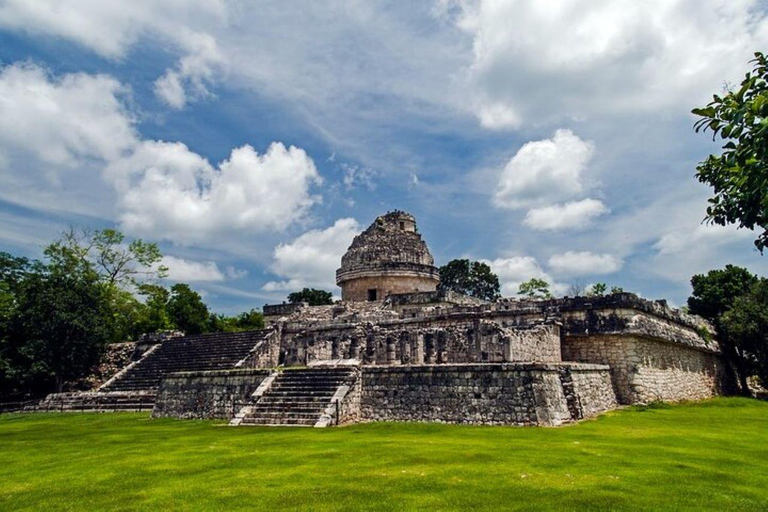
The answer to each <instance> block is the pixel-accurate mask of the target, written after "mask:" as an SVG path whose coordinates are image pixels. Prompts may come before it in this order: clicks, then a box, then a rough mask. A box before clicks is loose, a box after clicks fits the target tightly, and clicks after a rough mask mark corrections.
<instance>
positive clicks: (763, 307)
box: [720, 278, 768, 387]
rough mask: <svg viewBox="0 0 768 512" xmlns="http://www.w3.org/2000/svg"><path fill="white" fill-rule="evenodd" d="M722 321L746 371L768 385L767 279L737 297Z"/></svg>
mask: <svg viewBox="0 0 768 512" xmlns="http://www.w3.org/2000/svg"><path fill="white" fill-rule="evenodd" d="M720 323H721V325H722V329H723V332H724V333H725V334H726V335H727V337H728V339H729V340H730V341H731V343H732V344H733V345H734V347H735V349H736V351H737V353H738V354H739V357H741V358H743V359H744V361H745V367H746V369H747V371H748V372H749V373H750V374H751V375H756V376H757V378H758V379H759V380H760V383H761V385H762V386H763V387H768V279H765V278H763V279H760V280H759V281H757V282H756V283H755V284H753V285H752V287H751V288H750V289H749V291H748V292H747V293H745V294H744V295H741V296H740V297H736V299H735V300H734V301H733V306H732V307H731V308H730V309H729V310H728V311H726V312H725V313H724V314H723V315H722V317H721V319H720Z"/></svg>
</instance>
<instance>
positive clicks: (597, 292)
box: [587, 283, 608, 297]
mask: <svg viewBox="0 0 768 512" xmlns="http://www.w3.org/2000/svg"><path fill="white" fill-rule="evenodd" d="M607 290H608V285H606V284H605V283H595V284H593V285H592V286H590V287H589V290H587V296H588V297H602V296H603V295H605V292H606V291H607Z"/></svg>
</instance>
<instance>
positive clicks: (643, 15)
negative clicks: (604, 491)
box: [0, 0, 768, 313]
mask: <svg viewBox="0 0 768 512" xmlns="http://www.w3.org/2000/svg"><path fill="white" fill-rule="evenodd" d="M765 7H766V6H765V3H763V2H758V1H735V0H729V1H719V0H707V1H701V0H698V1H684V0H664V1H662V0H658V1H648V2H634V1H629V0H627V1H598V2H596V1H589V2H587V1H584V2H577V1H553V2H535V1H527V2H526V1H516V0H495V1H477V2H464V1H451V0H436V1H434V2H422V3H419V4H418V6H417V7H414V6H413V5H408V3H391V2H390V3H379V2H367V1H366V2H324V3H322V4H321V3H319V2H305V3H300V2H246V1H224V0H189V1H186V2H181V1H178V0H155V1H151V2H150V1H139V0H134V1H132V2H130V3H125V2H117V1H115V2H111V1H104V0H77V1H75V0H71V1H54V0H40V1H36V2H28V1H24V0H2V1H0V65H1V66H2V68H1V69H0V250H4V251H9V252H12V253H15V254H22V255H26V256H31V257H39V256H40V255H41V248H42V246H43V245H44V244H45V243H47V242H48V241H50V240H51V239H52V238H54V237H55V236H56V234H57V233H58V232H60V231H61V230H63V229H65V228H66V227H67V226H69V225H76V226H82V227H86V228H100V227H104V226H115V227H117V228H119V229H121V230H123V231H124V232H126V233H127V234H128V235H129V236H131V237H137V238H143V239H146V240H152V241H157V242H159V243H160V244H161V247H162V249H163V251H164V254H166V264H167V265H168V266H169V267H170V269H171V275H170V278H171V280H177V281H184V282H189V283H191V284H192V286H193V287H194V288H195V289H197V290H199V291H200V292H201V293H203V294H204V296H205V300H206V301H207V302H208V303H209V304H210V305H211V306H212V308H213V309H214V310H216V311H219V312H226V313H236V312H239V311H243V310H247V309H250V308H252V307H260V306H261V305H263V304H264V303H269V302H279V301H282V300H284V298H285V296H286V295H287V293H289V292H290V291H294V290H296V289H300V288H301V287H303V286H313V287H322V288H326V289H329V290H333V291H334V293H336V294H338V289H337V288H336V287H335V285H334V283H333V278H334V270H335V269H336V268H337V267H338V264H339V259H340V257H341V255H342V254H343V252H344V251H345V250H346V248H347V246H348V245H349V243H350V242H351V238H352V237H353V236H354V235H355V234H356V233H357V232H359V231H360V230H362V229H364V228H365V227H366V226H367V225H368V224H370V223H371V222H372V221H373V219H374V218H375V217H376V216H377V215H379V214H382V213H384V212H386V211H388V210H391V209H396V208H397V209H404V210H407V211H409V212H411V213H413V214H414V215H416V217H417V220H418V223H419V228H420V231H421V232H422V234H423V235H424V238H425V239H426V241H427V243H428V244H429V246H430V248H431V249H432V252H433V254H434V256H435V259H436V261H437V263H438V264H443V263H445V262H447V261H449V260H450V259H453V258H457V257H469V258H474V259H483V260H487V261H488V262H490V264H491V265H492V267H493V268H494V270H495V271H496V272H497V273H498V274H499V276H500V279H501V281H502V284H503V292H504V294H505V295H514V293H515V291H516V289H517V285H518V284H519V282H521V281H523V280H526V279H528V278H530V277H543V278H545V279H547V280H548V281H550V282H551V283H552V285H553V287H554V289H555V291H556V292H558V293H567V291H568V289H569V288H570V287H571V285H572V284H574V283H577V284H582V285H588V284H590V283H594V282H598V281H602V282H606V283H608V284H609V285H617V286H622V287H624V288H625V289H627V290H631V291H635V292H637V293H639V294H641V295H643V296H645V297H649V298H667V299H669V300H670V301H671V302H672V303H674V304H682V303H684V301H685V298H686V297H687V296H688V294H689V292H690V288H689V285H688V281H689V279H690V276H691V275H692V274H694V273H700V272H704V271H706V270H709V269H712V268H718V267H721V266H723V265H725V264H726V263H735V264H739V265H743V266H746V267H748V268H750V269H751V270H752V271H753V272H756V273H760V274H763V275H765V274H768V263H766V261H768V260H766V259H765V258H766V257H765V256H761V255H760V254H759V253H757V252H756V251H755V249H754V248H753V245H752V239H753V238H754V234H753V233H750V232H746V231H739V230H737V229H735V228H733V227H725V228H723V227H717V226H708V225H705V224H702V223H701V221H702V218H703V216H704V210H705V207H706V199H707V197H708V190H707V188H706V187H704V186H702V185H700V184H698V183H697V182H696V180H695V179H694V177H693V174H694V172H695V166H696V163H697V162H698V161H700V160H702V159H703V158H704V157H706V155H707V154H709V153H710V152H715V151H717V150H718V146H717V144H716V143H713V142H712V141H711V140H709V139H708V138H707V137H706V136H704V135H701V134H698V135H697V134H695V133H694V132H693V130H692V124H693V122H694V119H693V117H692V116H691V115H690V110H691V108H693V107H697V106H701V105H703V104H705V103H706V102H707V101H708V100H709V99H710V97H711V95H712V94H713V93H717V92H720V91H722V90H723V88H724V87H727V86H728V84H735V83H738V82H739V81H740V79H741V77H742V76H743V74H744V73H745V72H746V70H747V69H748V64H747V62H748V60H749V59H750V57H751V54H752V53H753V52H754V51H757V50H765V49H766V43H768V18H766V9H765Z"/></svg>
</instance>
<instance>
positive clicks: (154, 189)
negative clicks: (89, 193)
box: [107, 141, 320, 242]
mask: <svg viewBox="0 0 768 512" xmlns="http://www.w3.org/2000/svg"><path fill="white" fill-rule="evenodd" d="M107 175H108V176H109V177H110V179H112V181H113V183H114V184H115V187H116V188H117V190H118V191H119V193H120V197H121V199H120V205H121V209H122V213H121V214H120V221H121V224H122V225H123V226H124V227H125V229H126V230H128V231H129V232H132V233H133V232H135V233H141V234H143V235H146V236H150V235H153V236H155V237H158V238H165V239H169V240H174V241H177V242H200V241H203V240H205V239H206V238H208V237H210V236H212V235H216V234H217V233H220V232H225V233H233V232H235V231H241V232H249V233H256V232H263V231H270V230H274V231H281V230H283V229H285V228H286V227H287V226H289V225H290V224H292V223H293V222H296V221H298V220H300V219H302V218H303V217H304V216H305V215H306V213H307V211H308V210H309V208H310V207H311V206H312V205H313V204H315V203H316V202H317V201H318V200H319V199H318V197H316V196H313V195H312V194H311V193H310V190H309V189H310V186H311V185H313V184H315V183H319V182H320V175H319V174H318V173H317V169H316V168H315V165H314V163H313V161H312V159H311V158H310V157H309V156H308V155H307V154H306V153H305V152H304V150H302V149H300V148H296V147H294V146H290V147H288V148H286V147H285V146H284V145H283V144H281V143H279V142H275V143H273V144H271V145H270V146H269V148H268V149H267V151H266V153H264V154H261V155H260V154H259V153H258V152H256V150H255V149H253V148H252V147H251V146H248V145H245V146H242V147H240V148H236V149H234V150H232V153H231V155H230V157H229V159H228V160H225V161H224V162H222V163H220V164H219V165H218V166H217V167H216V168H214V167H213V166H212V165H210V164H209V163H208V161H207V160H206V159H204V158H203V157H201V156H200V155H198V154H196V153H194V152H192V151H190V150H189V149H188V148H187V147H186V146H185V145H184V144H182V143H178V142H177V143H169V142H161V141H144V142H143V143H142V144H141V145H140V146H139V147H138V148H137V149H136V151H135V152H134V153H133V154H132V155H130V156H129V157H127V158H123V159H120V160H118V161H115V162H113V163H112V164H111V165H110V166H109V168H108V169H107Z"/></svg>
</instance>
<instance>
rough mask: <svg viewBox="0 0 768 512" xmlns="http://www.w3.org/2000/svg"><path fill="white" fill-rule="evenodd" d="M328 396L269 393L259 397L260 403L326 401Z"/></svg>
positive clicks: (314, 402)
mask: <svg viewBox="0 0 768 512" xmlns="http://www.w3.org/2000/svg"><path fill="white" fill-rule="evenodd" d="M327 402H328V397H326V396H306V395H297V396H284V395H281V396H271V395H264V396H262V397H261V398H260V399H259V402H258V403H260V404H287V405H290V404H294V403H313V404H316V403H327Z"/></svg>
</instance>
